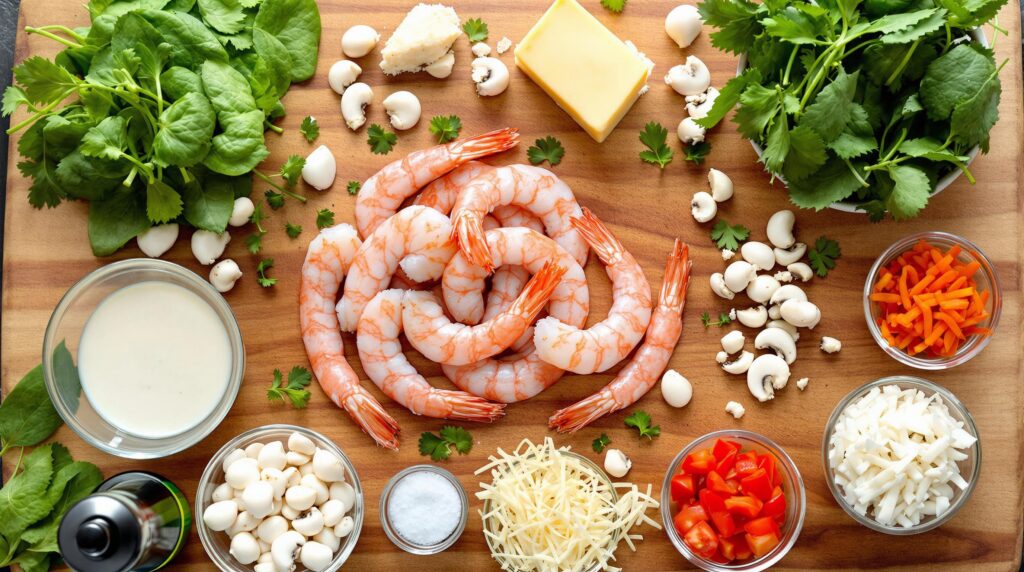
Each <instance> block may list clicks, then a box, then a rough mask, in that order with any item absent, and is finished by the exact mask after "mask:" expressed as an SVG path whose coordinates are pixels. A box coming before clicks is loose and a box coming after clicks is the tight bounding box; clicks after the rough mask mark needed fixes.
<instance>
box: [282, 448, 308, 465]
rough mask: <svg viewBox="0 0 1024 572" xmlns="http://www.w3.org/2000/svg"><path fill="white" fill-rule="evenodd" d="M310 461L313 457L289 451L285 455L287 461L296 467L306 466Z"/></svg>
mask: <svg viewBox="0 0 1024 572" xmlns="http://www.w3.org/2000/svg"><path fill="white" fill-rule="evenodd" d="M310 459H311V457H310V456H309V455H304V454H302V453H299V452H296V451H288V452H287V453H286V454H285V460H286V461H288V464H289V465H292V466H295V467H301V466H302V465H305V464H306V463H308V462H309V460H310Z"/></svg>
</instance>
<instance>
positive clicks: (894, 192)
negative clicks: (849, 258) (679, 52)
mask: <svg viewBox="0 0 1024 572" xmlns="http://www.w3.org/2000/svg"><path fill="white" fill-rule="evenodd" d="M1005 3H1006V0H973V1H971V2H953V1H945V0H922V1H921V2H907V1H902V0H900V1H895V0H868V1H866V2H854V1H850V0H823V1H820V2H817V3H810V2H783V1H780V0H769V1H765V2H760V3H755V2H753V1H750V0H702V2H701V3H700V4H699V5H698V9H699V10H700V13H701V16H702V17H703V19H704V21H705V22H706V23H707V24H709V25H711V26H715V27H717V28H718V31H717V32H714V33H713V34H711V43H712V44H713V45H714V46H715V47H717V48H719V49H722V50H726V51H729V52H733V53H737V54H739V53H747V54H748V55H749V67H748V68H747V70H746V71H744V72H743V73H742V74H741V75H739V76H737V77H735V78H733V79H732V80H730V81H729V82H728V83H727V84H726V85H725V87H724V88H723V89H722V90H721V95H720V96H719V97H718V99H716V100H715V104H714V106H713V107H712V109H711V111H710V112H709V114H708V115H707V117H705V118H703V119H699V120H697V123H698V124H700V125H701V126H703V127H705V128H711V127H713V126H714V125H715V124H717V123H718V122H720V121H721V120H722V119H723V118H724V117H725V115H726V114H727V112H728V111H729V110H730V109H731V108H732V107H733V106H737V105H738V106H739V107H738V109H737V111H736V114H735V116H734V119H733V120H734V121H735V122H736V123H737V125H738V126H739V130H740V132H741V133H742V134H743V135H744V136H745V137H747V138H748V139H751V140H753V141H756V142H758V143H759V144H760V145H761V146H762V148H763V149H764V152H763V153H762V155H761V161H762V162H763V163H764V165H765V167H766V168H767V169H768V170H769V171H770V172H771V173H773V174H774V175H776V176H780V177H783V178H784V179H785V182H786V184H787V186H788V187H789V195H790V199H791V200H792V201H793V203H794V204H796V205H797V206H800V207H803V208H813V209H818V210H820V209H822V208H825V207H827V206H828V205H829V204H831V203H833V202H836V201H851V202H854V203H856V204H858V205H859V206H860V208H861V209H862V210H864V211H866V212H867V213H868V214H869V215H870V217H871V219H872V220H880V219H882V218H883V217H884V216H885V213H886V212H888V213H889V214H890V215H891V216H892V217H893V218H894V219H907V218H912V217H914V216H917V214H918V213H919V212H920V210H921V209H922V208H924V207H925V205H926V204H927V203H928V199H929V197H930V195H931V194H932V192H933V191H934V188H935V182H936V181H937V180H939V179H940V178H941V177H942V176H943V175H946V174H947V173H949V172H951V171H953V170H956V169H960V170H962V171H963V172H964V174H965V176H966V177H967V179H968V180H969V181H970V182H972V183H973V182H974V178H973V176H972V175H971V173H970V172H969V171H968V170H967V167H966V162H967V161H968V153H969V151H970V150H971V149H972V148H973V147H975V146H980V147H981V148H982V149H983V150H987V149H988V146H989V130H991V128H992V126H993V125H994V124H995V122H996V120H997V119H998V117H999V113H998V105H999V97H1000V93H1001V85H1000V82H999V69H1000V68H1001V67H1002V66H1001V65H1000V66H997V65H996V62H995V59H994V55H993V53H992V51H991V50H989V49H987V48H983V47H981V46H980V45H979V44H978V43H977V42H971V41H966V40H969V38H968V34H969V32H970V30H971V29H972V28H973V27H975V26H980V25H983V24H985V23H986V22H988V21H989V20H991V19H992V18H993V17H994V16H995V14H996V13H997V12H998V11H999V8H1000V7H1001V6H1002V5H1003V4H1005ZM1003 63H1004V64H1005V62H1003Z"/></svg>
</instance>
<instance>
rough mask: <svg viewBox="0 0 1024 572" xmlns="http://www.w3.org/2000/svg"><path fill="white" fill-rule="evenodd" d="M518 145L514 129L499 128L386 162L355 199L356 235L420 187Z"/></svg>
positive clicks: (375, 224)
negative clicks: (477, 160) (357, 230)
mask: <svg viewBox="0 0 1024 572" xmlns="http://www.w3.org/2000/svg"><path fill="white" fill-rule="evenodd" d="M518 143H519V131H518V130H517V129H511V128H506V129H499V130H497V131H491V132H490V133H485V134H483V135H478V136H476V137H470V138H469V139H461V140H457V141H452V142H451V143H447V144H445V145H437V146H435V147H430V148H428V149H423V150H421V151H414V152H412V153H410V154H409V155H407V156H406V157H404V158H402V159H399V160H397V161H394V162H392V163H389V164H388V165H386V166H385V167H384V168H383V169H381V170H380V171H378V172H377V173H376V174H375V175H373V176H372V177H370V178H369V179H367V180H366V182H365V183H364V184H363V187H362V189H360V191H359V195H358V196H357V197H356V226H357V227H359V234H360V236H363V237H367V236H369V235H370V233H372V232H373V231H374V230H376V229H377V227H378V226H380V225H381V224H382V223H383V222H384V221H385V220H387V219H388V218H390V217H391V216H392V215H394V214H395V212H397V211H398V209H399V208H401V206H402V203H403V202H405V200H406V199H408V198H409V197H410V196H412V195H413V194H414V193H416V192H417V191H419V190H420V187H422V186H423V185H426V184H427V183H429V182H431V181H433V180H434V179H437V178H438V177H440V176H441V175H444V174H445V173H447V172H449V171H451V170H452V169H454V168H456V167H458V166H459V165H462V164H463V163H466V162H467V161H472V160H473V159H479V158H480V157H486V156H487V155H493V154H495V153H501V152H502V151H507V150H509V149H511V148H513V147H515V146H516V145H517V144H518Z"/></svg>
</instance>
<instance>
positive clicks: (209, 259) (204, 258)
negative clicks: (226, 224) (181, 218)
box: [192, 230, 231, 265]
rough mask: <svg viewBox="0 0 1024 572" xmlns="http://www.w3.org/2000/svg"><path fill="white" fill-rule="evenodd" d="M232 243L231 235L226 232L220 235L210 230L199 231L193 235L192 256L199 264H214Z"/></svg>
mask: <svg viewBox="0 0 1024 572" xmlns="http://www.w3.org/2000/svg"><path fill="white" fill-rule="evenodd" d="M229 242H231V235H230V234H229V233H228V232H227V231H224V232H222V233H220V234H217V233H215V232H210V231H208V230H197V231H195V232H193V233H192V254H193V255H194V256H195V257H196V260H198V261H199V264H203V265H207V264H213V263H214V262H216V261H217V259H218V258H220V255H221V254H224V247H225V246H227V245H228V243H229Z"/></svg>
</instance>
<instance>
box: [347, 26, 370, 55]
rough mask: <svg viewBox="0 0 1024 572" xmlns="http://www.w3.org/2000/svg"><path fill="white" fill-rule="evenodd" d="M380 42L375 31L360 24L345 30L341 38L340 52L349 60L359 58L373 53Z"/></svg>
mask: <svg viewBox="0 0 1024 572" xmlns="http://www.w3.org/2000/svg"><path fill="white" fill-rule="evenodd" d="M378 40H380V34H378V33H377V30H374V29H373V28H371V27H369V26H365V25H363V24H360V25H358V26H352V27H351V28H349V29H347V30H345V33H344V34H342V36H341V51H342V52H343V53H344V54H345V56H347V57H350V58H361V57H363V56H365V55H366V54H368V53H370V52H371V51H373V48H375V47H376V46H377V41H378Z"/></svg>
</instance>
